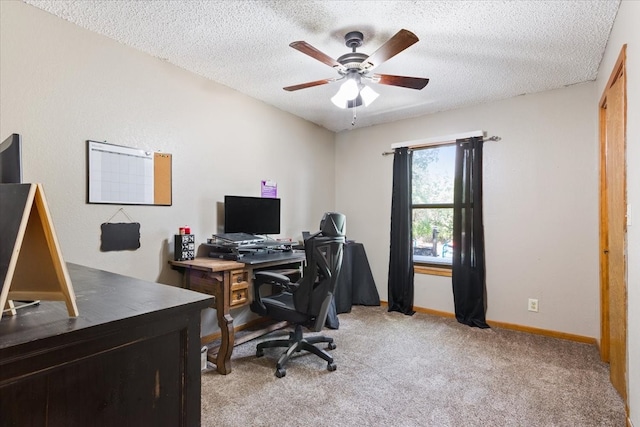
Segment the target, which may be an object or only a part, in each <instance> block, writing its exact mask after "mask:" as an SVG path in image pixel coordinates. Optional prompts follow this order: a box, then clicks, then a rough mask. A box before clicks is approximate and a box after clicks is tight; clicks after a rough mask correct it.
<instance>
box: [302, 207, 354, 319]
mask: <svg viewBox="0 0 640 427" xmlns="http://www.w3.org/2000/svg"><path fill="white" fill-rule="evenodd" d="M345 224H346V218H345V216H344V215H342V214H340V213H335V212H327V213H325V214H324V216H323V218H322V221H321V222H320V231H319V232H318V233H316V234H314V235H312V236H310V237H309V238H308V239H307V240H305V242H304V248H305V255H306V259H307V265H306V266H305V269H304V274H303V277H302V279H301V280H300V282H299V287H298V290H297V291H296V292H295V293H294V296H293V300H294V305H295V308H296V311H299V312H302V313H308V314H309V315H311V316H313V317H315V325H314V328H313V330H315V331H319V330H320V329H322V326H323V325H324V322H325V319H326V317H327V311H328V310H329V304H330V303H331V299H332V298H333V294H334V292H335V288H336V285H337V283H338V276H339V275H340V270H341V268H342V251H343V246H344V242H345Z"/></svg>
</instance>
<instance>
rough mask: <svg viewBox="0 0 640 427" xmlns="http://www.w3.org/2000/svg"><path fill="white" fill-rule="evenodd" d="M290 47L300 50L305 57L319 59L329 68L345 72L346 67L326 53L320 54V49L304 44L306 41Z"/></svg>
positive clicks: (295, 43)
mask: <svg viewBox="0 0 640 427" xmlns="http://www.w3.org/2000/svg"><path fill="white" fill-rule="evenodd" d="M289 46H291V47H292V48H294V49H296V50H299V51H300V52H302V53H304V54H305V55H309V56H310V57H312V58H313V59H317V60H318V61H320V62H322V63H323V64H327V65H328V66H329V67H333V68H335V69H338V70H342V71H344V70H345V67H344V65H342V64H341V63H339V62H338V61H336V60H335V59H333V58H332V57H330V56H329V55H327V54H326V53H322V52H320V51H319V50H318V49H316V48H315V47H313V46H311V45H310V44H309V43H307V42H304V41H297V42H292V43H290V44H289Z"/></svg>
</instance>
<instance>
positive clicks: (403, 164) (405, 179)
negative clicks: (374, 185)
mask: <svg viewBox="0 0 640 427" xmlns="http://www.w3.org/2000/svg"><path fill="white" fill-rule="evenodd" d="M411 236H412V230H411V152H410V151H409V149H408V148H406V147H403V148H396V149H395V153H394V157H393V193H392V199H391V244H390V247H389V280H388V292H389V296H388V299H389V311H399V312H401V313H404V314H408V315H413V314H414V313H415V311H413V251H412V247H411Z"/></svg>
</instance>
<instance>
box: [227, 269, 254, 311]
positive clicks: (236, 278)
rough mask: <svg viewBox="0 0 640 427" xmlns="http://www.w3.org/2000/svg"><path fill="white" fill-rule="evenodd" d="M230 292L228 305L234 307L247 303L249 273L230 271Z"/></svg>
mask: <svg viewBox="0 0 640 427" xmlns="http://www.w3.org/2000/svg"><path fill="white" fill-rule="evenodd" d="M229 291H230V292H231V295H230V298H229V301H230V303H229V305H230V306H231V307H236V306H240V305H244V304H246V303H247V302H249V272H248V271H246V270H233V271H231V286H230V287H229Z"/></svg>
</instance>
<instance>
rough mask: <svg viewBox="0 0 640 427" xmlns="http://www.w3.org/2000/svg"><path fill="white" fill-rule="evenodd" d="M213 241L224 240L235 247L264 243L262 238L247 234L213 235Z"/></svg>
mask: <svg viewBox="0 0 640 427" xmlns="http://www.w3.org/2000/svg"><path fill="white" fill-rule="evenodd" d="M213 237H214V238H215V239H220V240H224V241H226V242H229V243H235V244H236V245H250V244H252V243H260V242H264V240H265V239H264V238H262V237H258V236H255V235H253V234H249V233H221V234H214V235H213Z"/></svg>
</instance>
